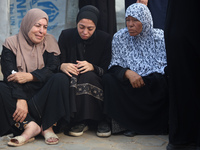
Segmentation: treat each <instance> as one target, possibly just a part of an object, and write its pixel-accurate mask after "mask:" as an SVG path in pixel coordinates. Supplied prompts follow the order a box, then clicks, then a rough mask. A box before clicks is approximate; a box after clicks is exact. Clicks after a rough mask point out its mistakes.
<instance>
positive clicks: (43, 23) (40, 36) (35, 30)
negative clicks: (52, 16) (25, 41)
mask: <svg viewBox="0 0 200 150" xmlns="http://www.w3.org/2000/svg"><path fill="white" fill-rule="evenodd" d="M47 26H48V25H47V20H46V19H44V18H43V19H40V20H39V21H38V22H37V23H35V24H34V26H33V27H32V28H31V30H30V31H29V33H28V37H29V38H30V40H31V41H32V42H33V43H34V44H38V43H40V42H42V41H43V40H44V37H45V35H46V33H47Z"/></svg>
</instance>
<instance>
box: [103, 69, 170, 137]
mask: <svg viewBox="0 0 200 150" xmlns="http://www.w3.org/2000/svg"><path fill="white" fill-rule="evenodd" d="M120 68H121V67H115V68H111V71H112V73H107V74H105V75H104V76H103V87H104V105H105V110H104V111H105V114H107V115H108V116H109V117H111V118H112V119H114V120H115V121H116V122H118V123H119V125H120V126H122V127H123V128H125V129H129V130H132V131H135V132H136V133H138V134H167V132H168V90H167V81H166V78H165V77H164V75H161V74H159V73H153V74H150V75H148V76H145V77H143V80H144V82H145V86H144V87H142V88H133V87H132V86H131V84H130V82H129V80H123V76H121V77H120V75H117V74H118V71H119V70H120ZM121 69H122V70H123V68H121ZM119 77H120V78H119ZM114 128H116V127H114Z"/></svg>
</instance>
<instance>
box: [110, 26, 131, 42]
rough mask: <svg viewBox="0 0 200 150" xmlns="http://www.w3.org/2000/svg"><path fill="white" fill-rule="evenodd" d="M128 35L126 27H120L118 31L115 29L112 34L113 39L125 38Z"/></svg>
mask: <svg viewBox="0 0 200 150" xmlns="http://www.w3.org/2000/svg"><path fill="white" fill-rule="evenodd" d="M129 36H130V35H129V33H128V29H127V28H122V29H120V30H119V31H117V32H116V33H115V34H114V36H113V39H115V40H117V39H119V40H120V39H126V38H128V37H129Z"/></svg>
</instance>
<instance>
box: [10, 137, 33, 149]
mask: <svg viewBox="0 0 200 150" xmlns="http://www.w3.org/2000/svg"><path fill="white" fill-rule="evenodd" d="M34 140H35V138H34V137H32V138H30V139H28V140H26V138H25V137H23V136H16V137H14V138H11V139H10V141H9V142H8V145H9V146H14V147H17V146H22V145H24V144H26V143H29V142H32V141H34ZM16 141H18V143H16Z"/></svg>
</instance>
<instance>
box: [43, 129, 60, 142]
mask: <svg viewBox="0 0 200 150" xmlns="http://www.w3.org/2000/svg"><path fill="white" fill-rule="evenodd" d="M44 138H45V143H46V144H49V145H55V144H58V142H59V138H58V136H57V135H56V134H55V133H53V132H47V133H46V134H45V135H44ZM50 138H55V139H57V141H55V142H49V141H48V140H49V139H50Z"/></svg>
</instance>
